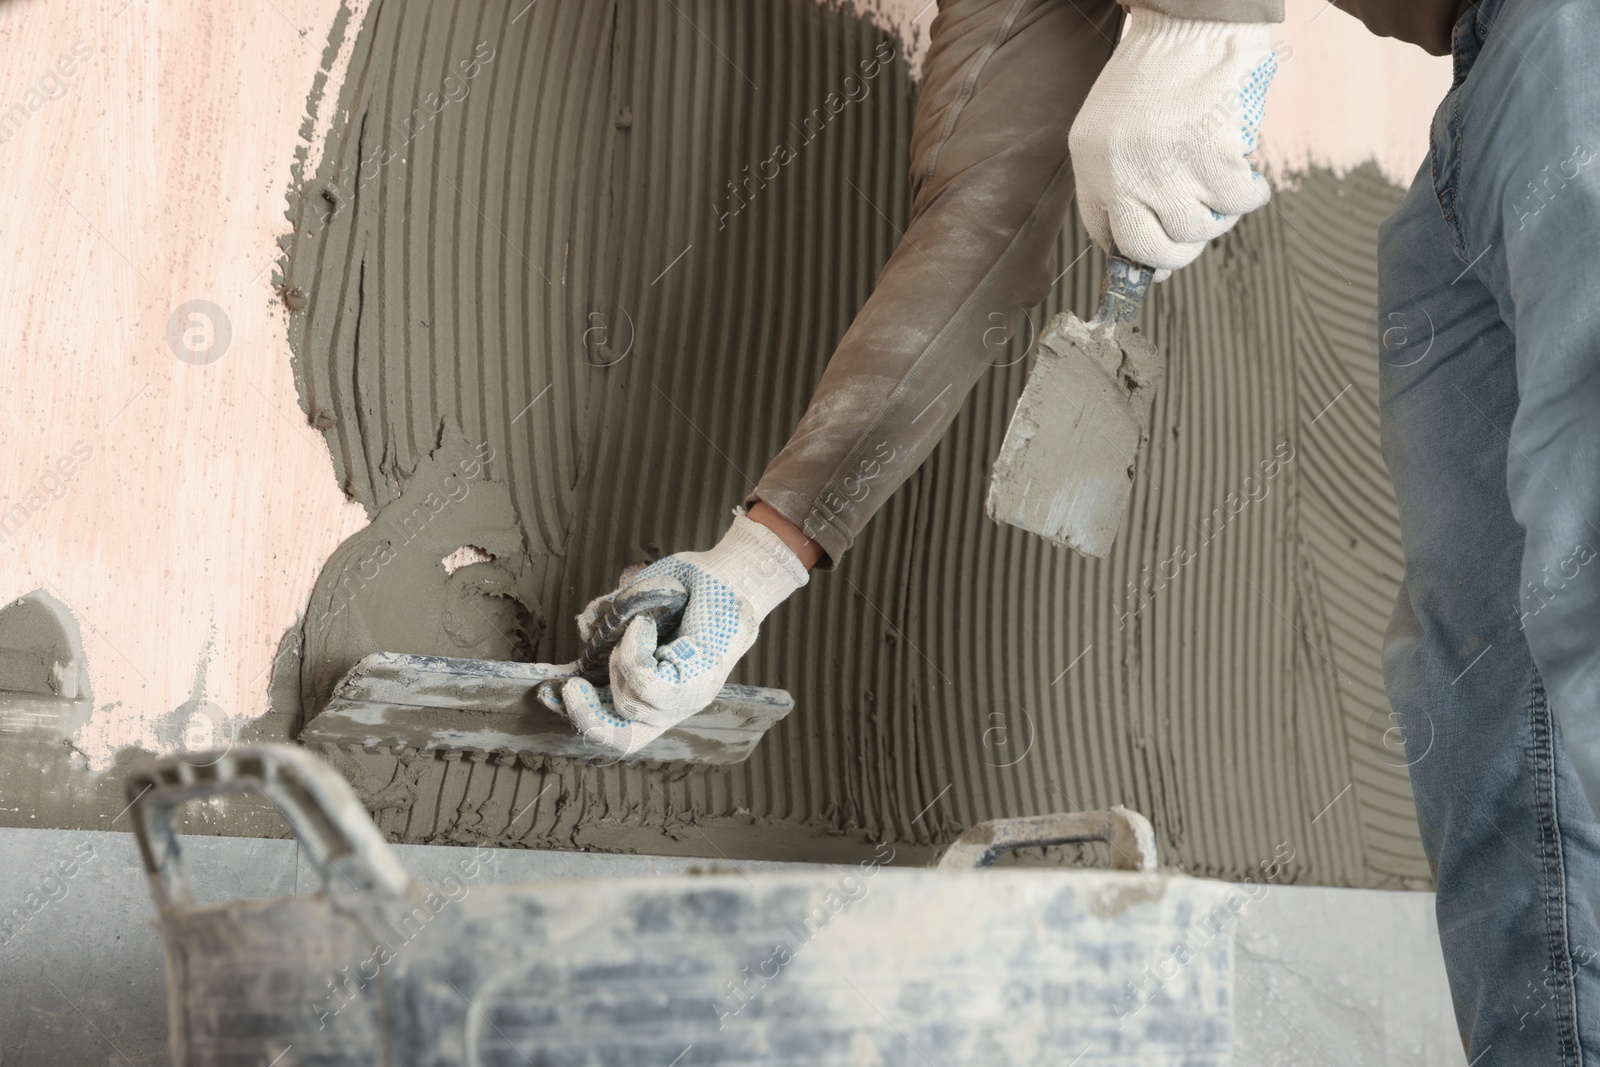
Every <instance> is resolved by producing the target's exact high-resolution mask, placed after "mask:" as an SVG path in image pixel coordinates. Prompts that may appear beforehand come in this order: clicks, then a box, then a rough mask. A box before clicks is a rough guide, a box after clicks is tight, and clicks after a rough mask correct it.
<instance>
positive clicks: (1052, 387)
mask: <svg viewBox="0 0 1600 1067" xmlns="http://www.w3.org/2000/svg"><path fill="white" fill-rule="evenodd" d="M1152 276H1153V272H1152V271H1151V269H1150V268H1148V267H1144V266H1141V265H1139V264H1137V263H1134V262H1133V261H1131V260H1128V259H1124V258H1122V257H1121V256H1119V255H1116V254H1115V253H1113V254H1112V255H1111V256H1110V258H1109V262H1108V264H1107V267H1106V282H1105V289H1104V291H1103V293H1102V294H1101V297H1100V308H1099V310H1098V311H1097V312H1095V316H1094V318H1092V319H1090V320H1089V321H1088V322H1084V321H1083V320H1082V319H1080V318H1078V317H1077V316H1076V315H1074V314H1072V313H1071V312H1063V313H1062V314H1060V315H1057V316H1056V317H1055V318H1053V319H1051V320H1050V323H1049V325H1047V326H1046V327H1045V330H1044V333H1043V334H1041V335H1040V337H1039V343H1038V346H1037V348H1036V349H1035V357H1034V359H1035V362H1034V365H1033V372H1032V373H1031V374H1029V376H1028V384H1027V385H1026V386H1025V387H1024V388H1023V390H1022V397H1021V398H1020V399H1019V400H1018V401H1017V407H1016V411H1015V412H1014V413H1013V414H1012V416H1011V425H1010V426H1009V427H1008V428H1007V429H1006V439H1005V443H1004V444H1002V445H1001V446H1000V457H999V458H998V459H996V460H995V463H994V473H993V474H992V475H991V476H990V478H989V502H988V512H989V517H990V518H992V519H995V520H996V521H999V522H1006V523H1010V524H1011V525H1012V526H1019V527H1021V528H1022V529H1024V530H1027V531H1029V532H1031V533H1036V534H1038V535H1039V536H1040V537H1043V538H1045V539H1046V540H1047V541H1052V542H1054V543H1055V544H1058V545H1066V546H1068V547H1069V548H1074V549H1077V550H1078V551H1079V552H1082V553H1083V554H1084V555H1088V556H1104V555H1105V554H1106V553H1107V552H1109V551H1111V545H1112V543H1113V542H1115V541H1116V539H1117V529H1118V527H1120V526H1121V525H1122V514H1123V512H1124V511H1126V510H1127V506H1128V494H1129V492H1130V490H1131V489H1132V487H1133V479H1134V464H1135V461H1136V460H1137V458H1138V455H1139V446H1140V445H1141V444H1143V443H1144V442H1145V441H1146V440H1148V439H1149V436H1150V406H1151V403H1152V401H1153V400H1154V398H1155V391H1156V387H1157V386H1158V385H1159V384H1160V383H1161V379H1162V377H1163V376H1164V375H1165V373H1166V359H1165V358H1164V357H1163V356H1162V355H1161V352H1160V351H1159V350H1158V349H1157V348H1156V347H1155V345H1153V344H1151V343H1150V341H1149V339H1148V338H1146V337H1145V336H1144V335H1143V334H1142V333H1140V332H1139V331H1138V329H1137V328H1136V327H1135V326H1134V325H1133V320H1134V319H1135V318H1136V317H1137V316H1138V314H1139V308H1140V306H1141V305H1142V304H1143V303H1144V298H1145V294H1146V293H1148V292H1149V290H1150V281H1151V278H1152Z"/></svg>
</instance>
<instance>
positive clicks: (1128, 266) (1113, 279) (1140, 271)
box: [1089, 249, 1156, 326]
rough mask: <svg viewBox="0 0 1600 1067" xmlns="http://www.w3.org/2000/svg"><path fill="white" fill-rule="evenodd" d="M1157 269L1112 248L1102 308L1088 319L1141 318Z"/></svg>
mask: <svg viewBox="0 0 1600 1067" xmlns="http://www.w3.org/2000/svg"><path fill="white" fill-rule="evenodd" d="M1155 273H1156V272H1155V270H1154V269H1152V268H1150V267H1147V266H1145V265H1144V264H1143V263H1135V262H1134V261H1133V260H1131V259H1127V258H1126V257H1124V256H1123V255H1122V254H1121V253H1119V252H1118V251H1117V250H1116V249H1112V250H1111V254H1110V255H1109V256H1108V257H1107V259H1106V279H1105V282H1104V285H1103V287H1102V288H1101V290H1100V308H1099V310H1098V311H1096V312H1095V313H1094V318H1092V319H1090V320H1089V325H1091V326H1098V325H1101V324H1103V323H1108V322H1110V323H1123V322H1132V321H1133V320H1134V319H1136V318H1138V317H1139V309H1140V308H1141V307H1143V306H1144V298H1145V296H1146V295H1147V294H1148V293H1149V292H1150V281H1151V279H1153V278H1154V277H1155Z"/></svg>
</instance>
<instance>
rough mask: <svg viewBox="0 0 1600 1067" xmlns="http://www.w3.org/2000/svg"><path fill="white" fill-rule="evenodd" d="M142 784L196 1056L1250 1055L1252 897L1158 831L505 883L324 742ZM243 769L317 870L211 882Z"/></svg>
mask: <svg viewBox="0 0 1600 1067" xmlns="http://www.w3.org/2000/svg"><path fill="white" fill-rule="evenodd" d="M126 785H127V795H128V796H129V797H130V798H131V801H130V805H129V807H130V810H131V812H132V821H133V825H134V827H135V831H136V833H137V834H138V836H139V842H140V848H141V852H142V856H143V860H144V864H145V870H146V874H147V876H148V880H149V884H150V891H151V895H152V897H153V898H154V901H155V904H156V909H157V925H158V928H159V929H160V931H161V935H162V942H163V946H164V948H165V951H166V957H167V983H168V986H167V988H168V993H167V995H168V1014H169V1019H170V1044H171V1051H172V1059H173V1062H174V1063H175V1064H178V1065H181V1067H201V1065H205V1067H221V1065H229V1067H233V1065H238V1067H245V1065H250V1067H259V1065H260V1064H262V1063H267V1062H270V1061H271V1058H272V1057H273V1056H276V1055H282V1053H283V1050H284V1049H285V1048H286V1047H292V1048H293V1053H292V1055H293V1056H294V1062H295V1063H298V1064H319V1065H323V1064H325V1065H329V1067H331V1065H333V1064H341V1065H349V1064H356V1063H361V1064H372V1065H375V1067H377V1065H382V1067H402V1065H404V1067H425V1065H426V1067H446V1065H451V1067H460V1065H465V1064H478V1065H483V1067H488V1065H507V1067H512V1065H522V1064H541V1065H549V1067H558V1065H559V1067H578V1065H580V1064H584V1065H590V1064H615V1065H619V1067H620V1065H629V1067H635V1065H640V1064H670V1063H675V1062H676V1063H681V1064H683V1065H685V1067H686V1065H688V1064H722V1065H725V1067H731V1065H735V1064H737V1065H741V1067H756V1065H758V1064H759V1065H766V1067H775V1065H779V1064H793V1065H799V1064H806V1065H808V1067H857V1065H860V1064H882V1065H894V1067H923V1065H926V1064H929V1063H934V1062H937V1063H941V1064H1001V1063H1004V1064H1046V1063H1051V1064H1065V1063H1068V1062H1069V1061H1070V1062H1071V1063H1074V1064H1076V1065H1077V1067H1135V1065H1139V1067H1180V1065H1181V1067H1220V1065H1221V1064H1224V1063H1226V1062H1228V1060H1229V1049H1230V1048H1231V1044H1232V1041H1231V1037H1232V1016H1233V1013H1232V977H1233V963H1234V951H1233V940H1234V932H1235V928H1236V926H1237V922H1236V921H1235V919H1236V915H1237V913H1238V912H1239V910H1240V909H1241V908H1242V907H1243V906H1244V897H1243V896H1242V893H1241V889H1240V888H1239V887H1235V886H1231V885H1228V884H1226V883H1222V882H1208V881H1203V880H1199V879H1194V878H1188V877H1185V876H1182V875H1176V874H1172V873H1168V872H1162V871H1158V870H1155V869H1154V867H1155V862H1156V857H1155V855H1154V851H1153V849H1152V850H1150V851H1149V852H1148V853H1147V854H1143V855H1141V856H1139V857H1126V856H1125V857H1124V860H1125V862H1126V865H1127V866H1130V867H1132V868H1134V869H1132V870H1122V871H1082V870H1076V871H1049V870H994V869H991V870H986V871H975V870H972V869H971V866H970V865H969V864H971V863H974V862H976V863H979V864H980V865H981V863H982V862H984V859H985V857H986V856H988V855H989V848H986V849H985V851H984V852H983V854H982V855H979V854H976V853H974V854H972V855H970V856H965V855H963V854H962V853H961V852H960V850H957V851H953V852H952V853H950V854H948V855H947V856H946V857H945V859H944V861H943V862H941V864H940V866H939V868H938V869H934V870H928V869H921V870H919V869H914V868H905V867H889V866H887V863H888V861H889V860H891V859H892V858H893V856H892V851H891V852H890V853H889V854H887V855H882V856H880V857H878V858H874V859H871V860H867V861H863V862H861V863H860V864H858V865H852V866H848V867H844V868H837V867H818V868H817V869H816V870H815V871H812V872H798V873H782V874H753V875H748V876H747V875H745V874H742V873H740V872H738V871H729V872H723V873H713V874H705V875H699V876H695V877H686V878H679V879H662V878H613V879H604V880H575V881H567V882H547V883H531V884H527V885H501V886H472V885H469V884H468V883H469V881H470V880H471V878H472V876H473V872H474V871H475V867H474V866H473V865H474V864H477V863H481V862H482V860H481V859H480V858H478V857H477V856H476V855H475V854H474V853H472V852H469V851H468V850H466V849H462V850H460V851H461V860H460V867H459V869H460V870H461V872H462V874H461V876H460V877H451V878H450V879H448V880H446V881H445V882H443V883H441V884H440V885H438V886H436V887H430V886H425V885H421V884H418V883H416V882H414V881H412V880H411V879H410V878H409V877H408V876H407V874H406V872H405V871H404V869H403V868H402V867H401V866H400V864H399V862H398V860H397V859H396V857H395V855H394V852H393V850H392V849H390V848H389V846H388V844H387V843H386V842H385V841H384V840H383V837H382V835H381V834H380V833H379V832H378V830H377V828H376V827H375V826H374V825H373V824H372V822H371V821H370V819H369V818H368V817H367V815H366V812H365V811H363V810H362V808H361V806H360V803H359V802H358V801H357V799H356V797H355V794H354V793H353V792H352V791H351V790H350V789H349V788H348V786H347V785H346V784H345V782H344V780H343V779H342V778H340V777H339V775H338V773H337V772H335V771H334V770H333V769H332V768H331V767H329V766H327V765H326V764H323V763H322V762H321V761H320V760H318V759H317V758H316V757H315V756H314V755H312V754H311V753H308V752H305V751H303V750H299V749H295V748H292V747H288V746H257V747H254V748H246V749H235V750H233V751H231V752H224V753H198V754H197V753H191V754H186V755H180V756H173V757H168V758H167V759H164V760H161V761H158V762H155V763H152V764H147V765H145V766H143V767H141V768H138V769H136V770H135V771H134V772H133V773H132V774H131V775H130V776H129V778H128V781H127V783H126ZM246 790H248V791H253V792H258V793H261V794H263V795H265V796H266V797H267V798H268V799H269V800H271V801H272V802H273V803H274V805H275V806H277V808H278V809H279V811H280V812H282V813H283V814H284V816H285V818H286V819H288V821H289V823H290V825H291V826H292V827H293V828H294V830H295V833H296V836H297V837H299V838H300V840H301V841H302V842H303V843H304V844H305V845H306V853H307V855H308V858H309V862H310V863H311V865H312V866H313V867H314V868H315V870H316V873H317V874H318V875H319V876H320V878H321V880H322V883H323V887H324V891H323V892H321V893H318V894H315V895H312V896H297V897H294V898H289V899H279V900H234V901H230V902H227V903H224V904H218V905H197V904H196V903H195V901H194V899H193V896H192V893H191V892H190V889H189V878H188V874H187V870H186V867H185V863H184V856H185V853H184V849H183V844H182V838H181V835H178V834H177V833H176V829H175V826H176V824H175V816H176V813H177V811H178V808H179V807H180V805H182V804H184V803H188V802H191V801H200V800H205V799H207V798H209V797H212V796H215V795H219V794H227V793H237V792H242V791H246ZM1084 814H1087V815H1090V816H1093V818H1090V819H1087V820H1085V819H1082V818H1079V816H1081V815H1084ZM1119 827H1120V830H1119V829H1118V828H1119ZM1148 829H1149V827H1148V823H1145V822H1144V821H1143V819H1142V818H1141V817H1139V816H1138V815H1136V814H1134V813H1131V812H1119V811H1112V812H1100V813H1075V814H1074V815H1065V816H1061V815H1058V816H1050V817H1046V818H1044V819H1035V820H1031V821H1029V822H1028V824H1027V825H1025V826H1023V827H1021V828H1020V829H1019V828H1009V827H1007V826H1005V825H1003V824H1001V823H995V824H989V825H987V826H983V827H974V828H973V831H972V832H971V835H970V836H971V840H972V842H974V843H975V842H978V841H982V842H986V843H987V845H988V846H990V847H992V848H993V849H1001V850H1003V849H1007V848H1011V847H1019V846H1025V845H1032V844H1045V843H1052V842H1060V841H1063V840H1071V841H1078V840H1085V839H1101V838H1106V837H1110V838H1112V839H1115V838H1116V837H1118V836H1119V834H1120V836H1124V837H1126V836H1128V835H1129V834H1131V835H1132V836H1131V838H1130V840H1134V841H1137V840H1140V839H1143V838H1146V837H1148ZM990 858H992V857H990ZM1135 983H1138V985H1136V984H1135ZM1158 992H1159V996H1157V995H1156V994H1157V993H1158Z"/></svg>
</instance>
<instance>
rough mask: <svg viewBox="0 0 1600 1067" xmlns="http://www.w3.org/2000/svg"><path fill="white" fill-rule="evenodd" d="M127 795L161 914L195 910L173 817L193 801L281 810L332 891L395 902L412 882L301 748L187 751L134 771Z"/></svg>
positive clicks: (352, 800) (338, 779)
mask: <svg viewBox="0 0 1600 1067" xmlns="http://www.w3.org/2000/svg"><path fill="white" fill-rule="evenodd" d="M125 788H126V789H127V794H128V810H129V814H130V815H131V816H132V819H133V832H134V836H135V837H137V838H138V839H139V853H140V855H141V857H142V858H143V859H144V869H145V874H146V875H148V877H149V879H150V895H151V896H152V897H154V898H155V902H156V907H157V908H159V909H160V910H161V911H163V912H165V911H167V910H169V909H171V908H185V907H190V906H192V905H193V904H194V897H193V895H192V894H191V892H190V890H189V876H188V873H187V872H186V871H185V870H184V866H183V846H182V838H181V837H180V836H179V834H178V827H177V814H178V809H179V808H181V807H182V806H183V805H184V804H186V803H188V802H189V801H191V800H204V799H206V798H209V797H216V796H225V795H229V794H235V793H245V792H254V793H259V794H261V795H262V796H264V797H266V798H267V799H268V800H270V801H271V802H272V803H273V805H274V806H275V807H277V809H278V812H279V814H281V815H282V816H283V818H284V820H285V821H286V822H288V824H289V827H290V828H291V829H292V830H294V833H295V836H296V837H298V838H299V839H300V842H301V844H303V845H304V846H305V850H306V858H307V859H308V860H309V861H310V863H311V865H312V866H313V867H314V868H316V870H317V873H318V874H320V875H321V876H322V884H323V887H324V888H325V889H327V890H328V891H329V892H330V893H333V894H335V895H337V894H339V893H342V892H345V891H348V890H354V891H357V892H377V893H387V894H389V895H391V896H399V895H401V894H403V893H404V892H405V891H406V888H407V886H409V885H410V883H411V878H410V876H409V875H407V874H406V871H405V868H404V867H402V866H400V861H399V860H398V859H396V858H395V854H394V851H393V850H392V849H390V848H389V843H388V842H387V841H385V840H384V838H383V834H382V833H380V832H379V830H378V828H377V827H376V826H375V825H373V822H372V816H370V815H368V814H367V811H366V809H365V808H363V807H362V806H361V801H360V799H358V798H357V797H356V794H355V790H353V789H351V788H350V783H348V782H346V781H345V780H344V777H343V776H342V775H340V774H339V772H338V771H336V770H334V769H333V768H332V767H331V766H330V765H328V764H327V763H326V762H324V761H323V760H322V759H320V758H318V757H317V756H314V755H312V754H311V753H310V752H307V751H306V750H305V749H302V748H296V747H294V746H292V745H252V746H250V747H247V748H234V749H228V750H225V751H221V752H184V753H180V754H178V755H176V756H167V757H165V758H163V759H158V760H152V761H150V762H147V763H144V764H141V765H140V766H138V767H135V768H134V769H133V770H132V771H131V772H130V773H129V774H128V777H127V780H126V782H125Z"/></svg>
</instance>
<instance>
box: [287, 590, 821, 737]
mask: <svg viewBox="0 0 1600 1067" xmlns="http://www.w3.org/2000/svg"><path fill="white" fill-rule="evenodd" d="M687 603H688V593H687V592H686V591H685V590H684V589H683V588H682V587H681V586H680V587H677V588H672V589H660V588H656V589H647V590H642V591H636V592H624V593H619V594H618V595H617V596H616V597H614V598H613V599H612V600H611V602H610V603H608V604H606V605H605V606H604V607H603V609H602V610H601V612H600V614H599V617H598V618H597V620H596V622H595V625H594V629H593V631H592V632H591V633H590V635H589V640H588V643H587V645H586V646H585V647H584V650H583V655H581V656H580V657H578V659H577V660H575V661H574V662H572V663H563V664H549V663H512V662H508V661H504V660H482V659H451V658H448V657H444V656H414V655H407V654H403V653H399V652H375V653H373V654H371V655H369V656H367V657H366V658H365V659H363V660H362V661H361V662H360V663H357V664H356V665H355V667H354V668H352V669H351V671H350V673H349V674H346V675H345V676H344V678H343V679H342V680H341V681H340V682H339V684H338V685H337V686H336V687H334V690H333V695H332V697H331V698H330V699H329V701H328V704H327V706H326V707H325V708H323V709H322V711H321V712H320V713H319V714H318V715H317V716H316V717H315V718H313V719H311V720H310V721H309V722H308V723H306V725H305V728H304V729H303V730H301V731H300V741H301V742H302V743H304V744H308V745H319V744H332V745H337V746H340V747H344V746H347V745H359V746H361V747H363V748H372V749H383V750H385V751H396V750H399V751H418V752H435V753H439V754H442V755H446V756H449V755H451V754H458V755H469V756H477V757H480V758H486V757H490V756H497V757H510V758H521V759H522V761H523V762H524V763H528V764H532V763H535V762H537V761H539V760H542V759H543V758H545V757H547V756H562V757H570V758H573V759H582V760H595V761H603V762H606V763H610V762H614V761H615V760H616V759H617V758H618V757H617V756H616V754H615V753H613V752H610V751H609V750H605V749H601V748H600V747H599V746H597V745H595V744H594V743H593V742H591V741H588V740H587V739H585V738H584V737H583V736H582V735H581V734H579V733H578V731H577V730H576V729H575V728H574V727H573V725H572V723H571V722H570V721H568V720H567V719H566V717H565V716H563V715H561V714H560V713H558V712H554V711H551V710H550V709H548V708H546V707H545V706H544V705H543V704H542V703H541V702H540V701H539V699H538V695H537V693H538V690H539V688H540V686H542V685H546V684H549V683H554V682H560V681H563V680H565V679H568V678H576V677H582V678H587V679H588V680H589V681H591V682H594V683H595V684H596V685H598V686H604V685H606V684H607V682H608V681H609V678H608V674H607V669H608V667H609V664H610V661H611V652H612V650H613V649H615V648H616V646H617V643H618V642H619V641H621V640H622V634H623V631H624V630H625V629H626V628H627V625H628V623H629V622H631V621H632V620H633V618H634V617H635V616H637V615H640V614H648V615H651V616H653V617H654V618H655V620H656V628H657V631H658V632H659V633H660V634H661V635H662V640H663V641H667V640H670V639H671V636H672V633H673V632H674V631H675V630H676V629H677V627H678V624H679V623H680V622H681V621H682V619H683V610H684V607H685V605H686V604H687ZM793 707H794V698H793V697H791V696H790V695H789V694H788V693H787V692H785V691H784V690H782V689H763V688H758V687H756V686H749V685H725V686H723V687H722V691H721V692H719V693H718V694H717V699H716V700H715V701H713V702H712V704H711V706H710V707H708V708H706V709H704V710H703V711H700V712H697V713H696V714H694V715H691V716H690V717H689V718H687V719H685V720H684V721H683V722H681V723H679V724H678V725H677V726H674V727H673V728H672V729H670V730H668V731H667V732H666V733H664V734H662V735H661V736H660V737H658V738H656V739H655V740H654V741H652V742H650V743H649V744H648V745H645V746H644V747H643V748H641V749H640V750H639V751H637V752H635V753H632V754H630V755H627V756H623V757H621V759H623V760H626V761H653V762H664V763H693V764H706V765H726V764H731V763H743V762H744V761H745V760H746V759H748V758H749V756H750V753H751V752H752V751H753V750H754V749H755V747H756V742H758V741H760V740H761V736H762V735H763V734H765V733H766V732H767V730H768V729H769V728H770V727H771V726H772V725H773V724H774V723H776V722H777V721H778V720H779V719H781V718H783V717H784V716H785V715H787V714H789V712H790V710H791V709H792V708H793Z"/></svg>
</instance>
